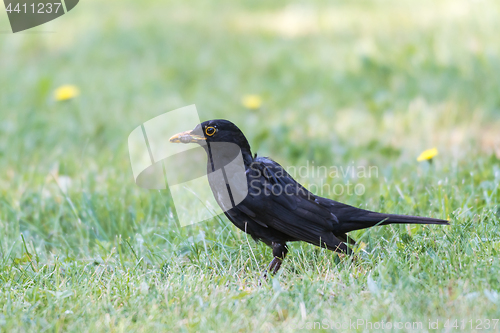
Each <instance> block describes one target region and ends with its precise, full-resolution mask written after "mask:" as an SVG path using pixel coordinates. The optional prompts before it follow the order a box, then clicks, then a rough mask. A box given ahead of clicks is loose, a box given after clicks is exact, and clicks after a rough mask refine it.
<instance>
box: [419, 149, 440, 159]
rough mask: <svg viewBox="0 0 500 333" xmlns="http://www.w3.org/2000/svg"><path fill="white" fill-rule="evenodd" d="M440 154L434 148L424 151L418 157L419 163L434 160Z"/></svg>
mask: <svg viewBox="0 0 500 333" xmlns="http://www.w3.org/2000/svg"><path fill="white" fill-rule="evenodd" d="M437 154H438V150H437V148H432V149H427V150H424V151H423V152H422V153H421V154H420V155H419V156H418V157H417V161H418V162H422V161H428V160H432V159H433V158H434V157H436V156H437Z"/></svg>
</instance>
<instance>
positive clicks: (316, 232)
mask: <svg viewBox="0 0 500 333" xmlns="http://www.w3.org/2000/svg"><path fill="white" fill-rule="evenodd" d="M170 142H175V143H177V142H182V143H190V142H194V143H198V144H200V145H201V146H202V147H203V148H204V149H205V151H206V153H207V156H208V162H207V172H208V180H209V184H210V187H211V189H212V192H213V194H214V197H215V199H216V201H217V202H218V204H219V205H220V206H221V208H222V210H223V211H224V214H225V215H226V216H227V218H228V219H229V220H230V221H231V222H232V223H233V224H234V225H235V226H236V227H238V228H239V229H241V230H243V231H244V232H246V233H248V234H250V235H251V236H252V238H254V239H255V240H256V241H258V240H260V241H263V242H264V243H265V244H267V245H268V246H270V247H271V248H272V250H273V256H274V259H273V260H272V261H271V263H270V264H269V267H268V270H270V271H272V273H273V274H276V272H277V271H278V270H279V268H280V266H281V263H282V261H283V259H284V258H285V256H286V254H287V252H288V249H287V245H286V243H287V242H293V241H305V242H308V243H310V244H314V245H316V246H320V247H324V248H327V249H329V250H333V251H336V252H342V253H349V248H348V246H347V243H348V241H351V239H350V238H348V236H347V233H348V232H350V231H354V230H359V229H364V228H369V227H373V226H376V225H387V224H393V223H418V224H442V225H448V224H449V223H448V221H446V220H440V219H434V218H428V217H417V216H407V215H395V214H383V213H376V212H372V211H369V210H364V209H360V208H356V207H352V206H349V205H346V204H343V203H340V202H337V201H334V200H331V199H327V198H323V197H319V196H317V195H314V194H312V193H311V192H309V191H308V190H307V189H305V188H304V187H303V186H302V185H300V184H299V183H298V182H297V181H295V180H294V179H293V178H292V177H291V176H290V175H289V174H288V173H287V172H286V171H285V170H284V168H283V167H282V166H281V165H279V164H278V163H276V162H275V161H273V160H271V159H269V158H267V157H257V155H255V156H252V153H251V151H250V145H249V144H248V141H247V139H246V138H245V135H243V133H242V132H241V130H240V129H239V128H238V127H237V126H236V125H234V124H233V123H232V122H230V121H228V120H223V119H216V120H208V121H205V122H203V123H201V124H199V125H197V126H196V127H195V128H194V129H193V130H192V131H186V132H182V133H179V134H176V135H174V136H172V137H171V138H170ZM239 154H241V155H239ZM238 156H241V157H240V160H242V164H243V165H244V170H243V169H241V170H240V171H238V168H237V167H236V168H233V171H232V172H227V170H226V171H225V172H224V173H223V174H222V176H221V175H220V172H219V176H214V175H215V174H216V172H215V171H217V170H221V169H224V167H225V166H227V165H229V164H230V163H231V162H232V161H235V159H237V158H238ZM226 169H227V168H226ZM242 177H243V182H246V184H243V185H244V186H241V178H242ZM233 178H234V179H233ZM238 182H239V183H240V185H235V184H238ZM227 193H229V196H228V195H227ZM237 197H239V198H237ZM228 198H229V199H228Z"/></svg>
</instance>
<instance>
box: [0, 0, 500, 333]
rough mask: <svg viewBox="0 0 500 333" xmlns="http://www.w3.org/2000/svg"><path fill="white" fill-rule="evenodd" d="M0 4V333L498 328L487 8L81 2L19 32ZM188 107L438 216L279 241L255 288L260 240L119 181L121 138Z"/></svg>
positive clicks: (261, 143) (281, 154)
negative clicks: (332, 238)
mask: <svg viewBox="0 0 500 333" xmlns="http://www.w3.org/2000/svg"><path fill="white" fill-rule="evenodd" d="M0 12H1V14H0V31H2V33H1V34H0V332H3V331H5V332H7V331H79V332H81V331H93V332H100V331H109V330H112V331H116V332H129V331H140V332H153V331H156V330H165V331H172V332H184V331H187V332H191V331H193V332H195V331H213V332H223V331H224V332H225V331H227V332H240V331H242V332H243V331H250V332H252V331H263V332H282V331H294V330H296V329H297V330H299V331H300V330H303V331H308V328H314V327H315V328H316V330H321V329H324V330H325V331H326V330H328V327H332V326H333V327H335V323H337V324H339V323H340V324H342V323H344V324H347V323H349V321H351V322H356V323H360V326H351V325H349V327H346V328H345V329H340V330H339V331H354V332H364V331H368V329H369V326H366V325H369V324H366V322H370V323H372V325H376V323H379V324H380V323H381V322H382V321H383V322H384V323H387V322H391V324H392V323H403V325H404V324H405V323H411V324H412V325H417V326H413V327H414V329H408V328H404V327H402V329H394V328H392V329H385V330H383V329H379V330H380V331H384V332H390V331H395V332H396V331H398V332H404V331H415V332H422V331H431V332H432V331H434V332H435V331H445V329H444V324H445V322H446V320H447V319H450V320H451V321H450V322H449V323H451V324H453V321H454V320H458V322H457V324H458V325H462V323H461V322H460V321H461V320H463V321H464V322H463V323H464V325H466V326H465V327H464V328H463V329H462V328H461V327H459V328H458V329H456V328H448V331H449V332H455V331H457V332H460V331H462V332H472V331H475V332H484V331H500V323H497V324H496V328H495V329H493V325H494V324H495V322H494V321H493V319H500V282H499V275H500V259H499V257H500V256H499V253H500V134H499V133H500V94H499V87H500V40H499V37H498V31H500V19H499V17H500V3H499V2H498V0H482V1H469V0H439V1H437V0H435V1H430V0H422V1H409V0H385V1H382V0H360V1H338V0H336V1H302V2H294V3H288V2H285V1H274V2H270V1H261V0H257V1H249V0H245V1H241V2H234V1H218V2H209V1H201V0H195V1H190V2H183V1H153V0H148V1H131V0H120V1H119V0H111V1H97V0H85V1H81V2H80V3H79V4H78V6H77V7H75V9H74V10H72V11H71V12H69V13H68V14H66V15H64V16H63V17H61V18H59V19H57V20H55V21H53V22H51V23H49V24H47V25H43V26H40V27H37V28H34V29H32V30H29V32H26V33H19V34H11V33H8V31H9V29H10V26H9V24H8V20H7V15H6V14H5V12H3V11H0ZM63 84H74V85H76V86H78V88H79V89H80V91H81V94H80V96H78V97H77V98H75V99H73V100H69V101H65V102H56V101H55V100H54V98H53V91H54V90H55V89H56V88H57V87H59V86H61V85H63ZM246 94H258V95H260V96H261V97H262V99H263V104H262V107H261V108H260V109H257V110H247V109H245V107H244V106H243V105H242V103H241V99H242V97H243V96H244V95H246ZM189 104H196V105H197V108H198V111H199V113H200V116H201V118H202V119H203V120H206V119H210V118H227V119H230V120H232V121H233V122H235V123H236V124H237V125H239V126H240V128H241V129H242V130H243V131H244V132H245V134H246V135H247V137H248V138H249V141H250V144H251V145H252V147H253V150H254V151H255V152H257V153H258V154H259V155H268V156H272V157H273V158H274V159H275V160H276V161H278V162H279V163H281V164H282V165H284V166H302V165H306V164H307V163H312V162H314V164H315V165H317V166H319V165H323V166H328V167H330V166H339V167H340V166H343V167H344V168H346V167H348V166H350V165H351V166H374V167H375V168H376V170H377V173H376V174H372V177H367V178H359V179H351V178H349V177H333V178H332V177H331V178H328V179H323V181H324V182H326V184H327V185H329V186H334V185H335V184H341V185H342V184H346V183H347V182H348V181H350V182H355V183H357V184H361V185H362V186H363V188H364V189H365V190H364V192H363V193H362V194H361V195H349V194H347V193H342V194H340V195H338V196H333V195H331V196H330V197H331V198H332V199H336V200H339V201H342V202H345V203H348V204H351V205H355V206H358V207H363V208H367V209H372V210H377V211H382V212H391V213H400V214H411V215H423V216H432V217H436V218H448V219H450V223H451V225H450V226H447V227H442V226H411V227H409V226H405V225H398V226H384V227H377V228H373V229H371V230H368V231H358V232H353V233H352V234H351V236H352V237H353V238H355V239H357V240H359V241H360V244H361V246H360V247H359V248H358V249H357V250H356V251H357V255H356V256H355V257H354V258H348V257H339V256H338V255H336V254H334V253H332V252H330V251H326V250H323V249H319V248H316V247H313V246H310V245H308V244H305V243H296V244H292V245H291V246H290V253H289V256H288V257H287V259H286V261H285V263H284V266H283V269H282V271H281V272H280V274H279V275H278V276H276V277H275V278H273V279H270V280H268V281H265V280H262V279H261V273H262V271H263V270H264V268H265V267H266V266H267V264H268V263H269V261H270V260H271V259H272V258H271V257H272V255H271V251H270V249H268V248H266V246H264V245H263V244H256V243H255V242H254V241H253V240H252V239H251V238H247V236H246V234H244V233H242V232H240V231H239V230H237V229H236V228H235V227H234V226H233V225H232V224H231V223H230V222H229V221H228V220H227V219H226V218H225V217H221V218H214V219H213V220H211V221H207V222H203V223H197V224H194V225H192V226H188V227H182V228H181V227H179V226H178V224H177V222H176V220H175V218H174V207H173V202H172V200H171V198H170V197H169V194H168V192H166V191H148V190H144V189H141V188H139V187H137V186H136V185H135V183H134V180H133V176H132V171H131V167H130V161H129V156H128V148H127V137H128V135H129V133H130V132H131V131H132V130H133V129H134V128H135V127H136V126H138V125H140V124H141V123H143V122H145V121H147V120H149V119H151V118H153V117H155V116H157V115H160V114H162V113H164V112H167V111H170V110H174V109H177V108H179V107H182V106H185V105H189ZM179 130H186V129H179ZM432 147H437V148H438V150H439V155H438V156H437V157H435V158H434V159H433V162H432V163H429V162H420V163H419V162H417V161H416V157H417V156H418V155H419V154H420V152H422V151H423V150H425V149H428V148H432ZM299 179H300V180H301V182H303V183H304V184H305V185H307V186H309V187H311V186H314V184H315V182H317V181H318V179H308V178H301V177H299ZM358 320H360V321H359V322H358ZM362 320H363V321H364V322H361V321H362ZM437 320H439V322H438V323H437V324H438V325H439V326H438V329H437V330H434V329H430V328H429V323H430V322H433V323H434V322H436V321H437ZM487 320H489V321H487ZM314 322H316V324H314ZM333 322H335V323H333ZM419 322H420V323H422V328H421V329H419V328H418V323H419ZM309 325H310V326H312V327H310V326H309ZM471 325H472V329H471ZM488 325H489V326H488ZM327 326H328V327H327ZM375 327H376V326H375ZM385 327H387V326H385ZM488 327H489V328H488ZM480 328H482V329H480Z"/></svg>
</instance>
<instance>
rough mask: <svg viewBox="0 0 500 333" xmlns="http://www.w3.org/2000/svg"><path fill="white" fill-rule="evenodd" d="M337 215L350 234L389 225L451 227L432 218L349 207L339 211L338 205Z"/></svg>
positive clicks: (445, 222) (442, 221)
mask: <svg viewBox="0 0 500 333" xmlns="http://www.w3.org/2000/svg"><path fill="white" fill-rule="evenodd" d="M336 208H337V210H336V212H335V213H336V214H337V217H338V219H339V220H340V221H343V223H342V229H345V230H342V231H343V232H349V231H354V230H359V229H364V228H369V227H373V226H376V225H387V224H406V223H408V224H440V225H449V223H448V221H447V220H441V219H435V218H431V217H421V216H409V215H396V214H383V213H376V212H372V211H369V210H364V209H360V208H356V207H352V206H348V205H344V207H341V209H340V210H339V208H340V207H339V206H338V205H337V207H336Z"/></svg>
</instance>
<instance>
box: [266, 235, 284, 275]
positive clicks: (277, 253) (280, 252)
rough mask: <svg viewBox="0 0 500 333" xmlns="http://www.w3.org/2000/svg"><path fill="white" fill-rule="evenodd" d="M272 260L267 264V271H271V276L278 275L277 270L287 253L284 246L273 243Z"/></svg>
mask: <svg viewBox="0 0 500 333" xmlns="http://www.w3.org/2000/svg"><path fill="white" fill-rule="evenodd" d="M272 244H273V256H274V258H273V260H272V261H271V263H270V264H269V267H268V268H267V270H268V271H271V272H272V274H273V275H275V274H276V273H278V270H279V269H280V267H281V263H282V262H283V260H284V259H285V256H286V254H287V253H288V249H287V248H286V244H281V243H275V242H273V243H272Z"/></svg>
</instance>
